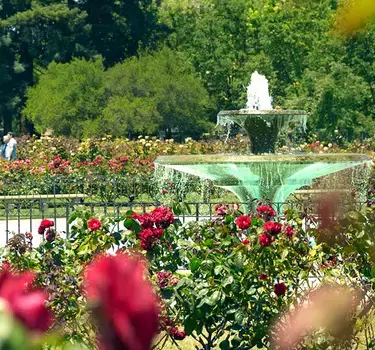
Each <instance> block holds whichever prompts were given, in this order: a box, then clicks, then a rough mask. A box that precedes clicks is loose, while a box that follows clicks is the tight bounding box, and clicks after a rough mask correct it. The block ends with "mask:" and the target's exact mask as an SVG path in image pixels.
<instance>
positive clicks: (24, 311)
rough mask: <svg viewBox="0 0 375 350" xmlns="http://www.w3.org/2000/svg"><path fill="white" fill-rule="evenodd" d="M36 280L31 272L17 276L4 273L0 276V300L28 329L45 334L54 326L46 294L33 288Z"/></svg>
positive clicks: (7, 272)
mask: <svg viewBox="0 0 375 350" xmlns="http://www.w3.org/2000/svg"><path fill="white" fill-rule="evenodd" d="M34 279H35V275H34V274H32V273H29V272H26V273H22V274H19V275H15V274H12V273H11V272H9V271H4V272H3V273H2V274H1V275H0V300H1V301H2V303H3V304H4V307H5V310H7V311H8V312H10V313H11V314H12V315H13V316H15V318H16V319H18V320H19V321H20V322H21V323H22V324H23V325H24V326H25V327H26V328H28V329H29V330H32V331H39V332H44V331H46V330H48V328H49V327H50V326H51V325H52V314H51V312H50V311H49V310H48V309H47V307H46V305H45V304H46V299H47V295H46V293H45V292H44V291H42V290H39V289H36V288H31V284H32V282H33V281H34Z"/></svg>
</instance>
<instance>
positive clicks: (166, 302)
mask: <svg viewBox="0 0 375 350" xmlns="http://www.w3.org/2000/svg"><path fill="white" fill-rule="evenodd" d="M247 142H248V140H247V138H246V137H243V136H238V137H236V138H234V139H230V140H229V141H228V142H227V143H222V142H219V141H214V140H210V141H209V140H207V141H200V142H197V141H193V140H190V139H188V140H186V142H184V143H177V142H175V141H173V140H167V141H161V140H158V139H155V138H147V137H146V138H145V137H140V138H139V139H138V140H135V141H130V140H121V139H111V138H110V137H107V138H105V139H101V140H87V141H85V142H81V143H79V142H77V141H75V140H73V139H63V138H54V137H45V138H42V139H38V140H34V139H24V140H20V142H19V144H20V145H22V147H21V146H20V149H21V150H22V151H21V152H22V153H21V154H20V160H17V161H14V162H10V163H4V164H3V165H4V166H3V167H2V170H1V171H2V173H3V176H2V179H3V180H2V181H3V185H2V192H3V193H2V195H3V196H6V195H8V196H11V195H14V194H15V193H17V194H18V195H19V196H22V195H23V196H24V197H20V198H21V199H19V200H18V201H19V202H20V206H19V207H18V211H19V212H21V213H22V210H26V209H22V208H28V207H30V205H31V206H33V205H34V204H33V203H34V202H32V200H31V199H32V198H34V199H35V197H36V198H37V197H38V196H43V195H44V194H48V193H53V188H52V187H51V186H53V184H55V186H56V183H58V184H59V186H60V185H61V184H65V185H66V187H61V188H59V191H56V192H55V193H57V194H58V193H71V194H73V193H81V194H85V193H86V194H87V195H89V197H84V200H83V201H81V202H80V203H77V202H75V201H74V202H72V203H70V202H69V205H70V206H71V208H72V211H71V213H70V218H69V229H70V230H69V233H68V234H67V233H66V232H63V231H64V230H63V229H62V230H57V229H56V226H55V220H54V219H53V215H52V213H53V211H48V210H46V211H45V212H44V213H42V212H41V211H40V210H39V211H38V209H37V207H38V205H36V206H35V209H34V210H35V212H34V215H35V217H34V219H33V220H34V221H36V222H37V223H38V230H36V231H35V232H32V233H31V232H19V233H17V232H13V233H10V234H9V240H8V243H7V245H6V247H5V248H4V249H3V250H2V277H1V278H2V281H1V286H0V294H1V295H2V298H3V299H4V302H5V305H6V310H7V311H6V312H5V313H3V315H2V317H3V318H5V319H4V322H3V323H2V324H3V326H2V327H3V335H2V338H1V341H2V344H3V346H6V348H9V349H18V348H20V347H22V348H24V349H26V348H30V349H37V348H45V347H46V346H47V345H46V344H49V345H48V346H49V347H51V348H64V349H65V348H66V349H76V348H77V349H81V348H82V349H86V348H88V349H91V348H95V347H96V346H98V345H99V347H100V348H102V349H150V348H155V349H162V348H167V349H169V348H182V349H185V348H186V349H190V348H191V349H193V348H197V349H214V348H220V349H250V348H269V347H271V348H273V347H275V348H278V347H280V348H282V342H280V340H279V338H280V337H282V333H281V330H282V329H284V328H287V327H288V317H291V316H288V314H286V312H288V311H293V310H294V311H295V312H297V310H298V306H297V304H300V305H301V304H303V303H304V300H305V301H308V300H310V299H311V298H312V296H311V294H310V293H311V290H316V291H320V290H321V289H322V288H323V287H324V288H326V286H330V287H329V288H332V289H329V290H328V291H327V290H325V294H324V295H325V299H324V301H325V303H329V304H330V305H331V309H330V313H331V312H334V315H329V317H328V315H325V317H323V319H324V318H326V319H327V320H325V321H322V320H321V321H319V322H317V324H316V325H314V322H312V324H311V325H310V327H309V329H307V330H305V333H303V337H300V338H298V339H297V340H296V339H294V340H293V339H292V338H291V339H290V341H291V342H293V341H294V342H295V343H293V345H296V344H298V346H299V347H301V348H308V349H310V348H311V349H312V348H316V347H314V346H318V348H319V349H323V348H324V349H325V348H339V349H344V348H348V349H352V348H354V347H356V346H362V347H366V346H367V348H371V342H372V336H371V334H372V333H371V329H372V328H371V327H372V322H373V316H372V310H373V306H372V300H373V297H374V290H373V278H374V246H373V239H372V236H373V230H374V223H373V217H374V215H375V214H374V209H373V206H372V201H371V200H372V191H371V183H372V176H371V174H370V177H369V179H368V186H369V187H368V196H367V200H366V201H365V202H363V203H358V202H357V201H356V200H355V196H354V195H353V194H352V193H350V195H349V200H347V201H346V202H345V208H344V209H345V211H344V213H343V212H342V211H343V210H342V205H341V202H342V200H341V199H340V198H339V197H335V194H333V193H329V192H328V196H327V195H324V194H322V195H319V196H318V197H317V198H315V199H313V198H308V199H304V198H297V197H295V198H294V200H291V203H292V204H293V205H289V206H284V207H283V208H284V210H283V211H282V212H280V211H279V213H277V212H276V210H275V209H274V208H273V207H272V203H268V202H266V201H265V202H263V203H262V202H260V201H255V202H254V205H253V209H252V210H251V211H250V212H244V211H243V209H242V207H241V205H240V203H238V200H236V198H235V197H233V195H231V194H230V193H225V191H223V190H220V189H219V188H215V187H213V186H210V184H209V183H208V184H206V185H205V186H206V187H205V189H207V188H208V189H209V192H210V195H209V196H210V197H209V198H201V192H202V191H201V187H202V186H203V185H202V183H201V182H200V181H196V183H192V184H191V185H189V186H188V187H186V188H184V189H183V190H179V189H178V188H175V186H174V185H173V183H165V184H163V186H161V187H160V186H156V185H152V184H153V183H155V182H157V181H156V180H155V179H153V178H152V177H151V176H152V174H153V173H154V169H153V161H154V159H155V158H156V157H157V156H159V155H160V154H191V153H192V154H210V153H219V152H230V151H231V150H233V149H235V150H236V151H238V149H239V148H240V147H243V149H246V144H247ZM46 144H47V145H48V147H46V146H45V145H46ZM297 147H299V148H300V149H304V150H308V151H309V152H316V153H319V154H322V152H323V153H330V152H331V153H332V152H335V153H338V152H347V151H348V149H349V150H350V151H351V152H361V153H363V152H365V153H368V154H369V155H370V156H371V155H372V151H371V149H372V144H371V143H367V142H362V143H358V144H357V143H354V144H348V145H347V147H346V149H343V148H340V149H339V148H338V146H336V145H335V144H334V143H333V144H332V145H331V142H324V141H318V140H312V141H311V142H310V143H305V144H300V145H298V146H297ZM61 176H64V181H57V179H59V178H61ZM129 176H132V177H133V178H139V179H143V180H142V181H145V179H146V178H148V179H149V181H147V184H148V187H147V186H143V187H142V181H139V182H137V186H138V188H137V191H135V192H132V193H131V194H130V195H134V194H136V196H135V198H128V197H126V193H125V192H124V191H121V190H120V189H117V190H116V189H115V188H114V186H113V183H111V181H112V180H113V179H117V180H116V183H121V182H122V183H125V182H126V179H127V178H128V177H129ZM82 179H85V181H86V182H85V181H82ZM90 179H91V180H90ZM103 179H107V181H103ZM111 179H112V180H111ZM177 180H178V179H177ZM90 181H91V182H93V183H94V184H95V187H94V186H87V187H85V184H86V185H87V183H89V182H90ZM150 183H151V185H150ZM15 184H17V186H15ZM150 186H151V188H150ZM85 191H86V192H85ZM89 191H91V193H90V192H89ZM181 191H182V192H184V193H183V194H181V193H180V192H181ZM27 194H28V195H29V196H27ZM105 196H109V197H105ZM147 196H150V197H147ZM151 196H152V197H151ZM181 196H183V197H184V196H185V198H189V196H192V197H194V199H195V200H196V201H198V200H202V201H205V202H206V203H215V204H213V205H212V210H213V212H212V213H211V219H209V220H205V221H201V220H199V221H195V220H194V221H190V222H186V223H185V224H181V220H180V219H179V218H181V215H182V213H185V214H186V215H187V216H189V215H191V214H189V210H191V209H190V208H189V204H186V205H185V204H183V202H181ZM123 197H126V198H123ZM222 198H226V201H225V200H224V201H223V202H219V201H218V200H220V199H222ZM55 200H56V199H55ZM146 200H148V201H149V202H150V203H151V202H153V203H154V205H153V206H147V207H144V206H142V205H140V203H144V202H145V201H146ZM61 201H62V199H61ZM65 201H71V199H65ZM103 201H107V202H113V203H112V204H113V208H114V207H116V203H118V204H119V205H120V204H121V205H122V206H123V207H121V206H119V207H117V208H119V209H118V210H112V211H108V212H107V213H104V212H103V208H102V207H100V206H97V207H96V206H95V203H96V204H98V203H102V202H103ZM187 201H188V200H187ZM125 202H126V203H128V204H127V205H128V207H125V204H124V203H125ZM14 203H16V200H14V202H13V204H14ZM93 203H94V204H93ZM22 205H23V206H24V207H22ZM20 208H21V209H20ZM144 208H146V209H145V210H143V209H144ZM2 210H3V212H4V210H5V208H3V209H2ZM13 210H15V209H14V208H13ZM340 210H341V212H340ZM42 214H45V215H44V216H43V215H42ZM3 215H4V214H3ZM9 215H11V213H10V214H9ZM48 215H50V216H48ZM51 218H52V220H51ZM42 237H43V239H42V240H41V243H40V244H35V240H38V239H40V238H42ZM33 241H34V244H33ZM327 288H328V287H327ZM338 288H344V289H345V292H348V291H352V292H353V293H355V294H353V295H351V297H350V300H351V302H350V303H349V304H345V305H339V306H337V311H335V301H336V302H337V301H338V300H340V298H341V297H342V295H343V294H345V293H344V292H343V291H340V289H338ZM354 295H355V296H357V295H360V296H358V297H354ZM317 303H318V302H317ZM340 307H341V308H340ZM342 308H344V311H343V310H342ZM322 312H323V311H322ZM323 313H324V312H323ZM10 320H11V321H10ZM289 322H290V321H289ZM294 327H297V326H296V325H295V326H294ZM21 344H22V345H21ZM290 344H292V343H290ZM290 344H289V345H287V346H286V347H285V348H290V346H291V345H290ZM317 344H318V345H317ZM48 346H47V347H48Z"/></svg>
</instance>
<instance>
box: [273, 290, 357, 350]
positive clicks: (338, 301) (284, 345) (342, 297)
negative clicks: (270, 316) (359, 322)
mask: <svg viewBox="0 0 375 350" xmlns="http://www.w3.org/2000/svg"><path fill="white" fill-rule="evenodd" d="M358 297H359V294H358V293H356V292H355V291H353V290H351V289H350V288H348V287H344V286H329V285H325V286H322V287H320V288H319V289H317V290H315V291H313V292H310V294H309V295H307V302H306V303H304V304H303V305H299V306H298V307H297V308H296V309H295V310H294V311H292V312H289V313H287V314H285V315H284V316H283V317H282V318H280V320H279V321H278V322H276V324H275V326H274V329H273V332H274V338H273V342H274V344H275V345H277V346H278V349H280V350H284V349H285V350H286V349H293V348H294V347H295V346H296V345H298V343H300V342H301V341H302V340H303V338H304V337H305V336H307V335H308V334H309V333H311V332H314V331H316V330H318V329H320V328H323V329H325V330H326V331H327V332H329V333H330V334H331V335H332V336H335V337H337V338H340V337H345V336H348V335H350V334H351V332H350V329H351V330H352V326H353V324H352V322H351V320H352V319H351V316H352V315H353V312H354V311H355V309H356V307H357V306H358V303H359V300H360V299H359V298H358Z"/></svg>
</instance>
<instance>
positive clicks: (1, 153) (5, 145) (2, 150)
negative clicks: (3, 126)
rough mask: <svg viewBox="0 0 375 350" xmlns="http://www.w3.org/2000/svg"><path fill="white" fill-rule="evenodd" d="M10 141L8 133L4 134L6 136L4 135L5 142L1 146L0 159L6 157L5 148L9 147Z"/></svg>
mask: <svg viewBox="0 0 375 350" xmlns="http://www.w3.org/2000/svg"><path fill="white" fill-rule="evenodd" d="M8 142H9V137H8V135H4V137H3V143H2V145H1V146H0V159H5V150H6V148H7V144H8Z"/></svg>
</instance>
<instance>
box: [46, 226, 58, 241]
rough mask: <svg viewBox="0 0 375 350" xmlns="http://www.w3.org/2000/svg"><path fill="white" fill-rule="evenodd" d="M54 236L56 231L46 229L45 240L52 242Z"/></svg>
mask: <svg viewBox="0 0 375 350" xmlns="http://www.w3.org/2000/svg"><path fill="white" fill-rule="evenodd" d="M55 238H56V232H55V230H51V229H48V230H47V232H46V241H47V242H50V243H51V242H53V241H54V240H55Z"/></svg>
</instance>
